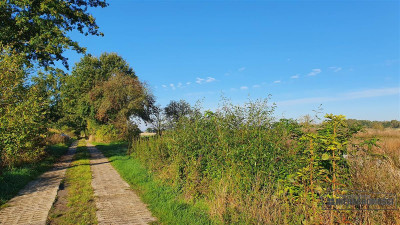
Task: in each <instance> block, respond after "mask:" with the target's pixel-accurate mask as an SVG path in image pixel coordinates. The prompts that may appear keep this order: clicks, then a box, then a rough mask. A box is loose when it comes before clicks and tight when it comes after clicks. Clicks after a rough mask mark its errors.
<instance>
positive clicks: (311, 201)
mask: <svg viewBox="0 0 400 225" xmlns="http://www.w3.org/2000/svg"><path fill="white" fill-rule="evenodd" d="M267 103H268V102H267V100H263V101H256V102H251V101H250V102H249V103H246V104H245V105H243V106H235V105H232V104H231V103H229V102H224V104H223V105H222V107H221V108H220V109H218V110H217V111H215V112H212V111H205V112H204V113H191V114H189V115H188V116H184V117H181V118H180V119H179V120H178V122H177V123H176V125H175V127H174V128H173V129H171V130H166V131H165V132H164V133H163V135H162V136H156V137H151V138H148V139H140V140H137V141H136V142H134V143H133V144H132V147H131V150H130V152H132V156H134V158H136V159H138V160H140V162H141V163H142V164H144V165H146V167H147V168H148V169H150V170H151V171H153V172H154V174H156V175H158V176H159V177H161V178H162V180H163V181H164V182H165V183H167V184H170V185H172V186H173V187H174V188H176V189H177V190H178V191H179V192H180V193H181V196H183V197H184V198H185V199H186V201H188V202H192V203H195V202H197V201H203V200H205V199H207V200H208V201H209V202H208V206H209V208H210V212H211V215H212V216H215V217H216V218H218V220H219V221H220V222H223V223H226V224H231V223H246V224H266V223H267V224H282V223H294V224H299V223H307V222H310V223H319V222H322V221H324V215H323V212H322V211H321V208H320V207H319V205H318V203H319V197H320V196H321V194H324V193H326V192H327V190H329V189H335V188H342V187H344V186H347V185H350V184H349V182H348V180H349V179H348V176H349V171H348V165H347V161H346V160H345V159H344V157H343V155H346V154H347V145H348V142H349V140H350V138H351V137H352V135H353V134H354V133H356V132H358V131H359V129H357V128H354V127H353V126H348V125H347V123H346V120H345V118H344V116H341V115H338V116H336V115H331V114H328V115H326V119H325V121H323V122H322V123H321V124H319V125H317V124H314V125H312V127H310V126H311V124H310V123H303V125H300V124H299V123H298V122H296V121H295V120H291V119H281V120H279V121H275V119H274V118H273V117H272V113H273V110H274V107H273V106H272V107H270V106H269V105H268V104H267ZM194 111H195V112H199V111H200V110H199V109H195V110H194ZM267 209H268V210H267ZM277 215H279V216H277ZM299 215H301V216H299Z"/></svg>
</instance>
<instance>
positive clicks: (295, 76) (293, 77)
mask: <svg viewBox="0 0 400 225" xmlns="http://www.w3.org/2000/svg"><path fill="white" fill-rule="evenodd" d="M299 77H300V75H299V74H296V75H293V76H291V77H290V78H292V79H297V78H299Z"/></svg>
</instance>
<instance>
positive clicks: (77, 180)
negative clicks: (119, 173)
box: [47, 140, 97, 224]
mask: <svg viewBox="0 0 400 225" xmlns="http://www.w3.org/2000/svg"><path fill="white" fill-rule="evenodd" d="M85 145H86V143H85V141H84V140H81V141H79V143H78V148H77V151H76V154H75V156H74V161H73V162H72V163H71V166H70V167H69V168H68V169H67V172H66V174H65V180H64V181H63V184H62V185H61V188H60V190H59V192H58V195H57V200H56V202H55V204H54V205H53V207H52V209H51V210H50V213H49V217H48V221H47V222H48V224H97V220H96V205H95V203H94V196H93V189H92V185H91V181H92V172H91V170H90V161H89V159H90V154H89V151H88V150H87V148H86V146H85Z"/></svg>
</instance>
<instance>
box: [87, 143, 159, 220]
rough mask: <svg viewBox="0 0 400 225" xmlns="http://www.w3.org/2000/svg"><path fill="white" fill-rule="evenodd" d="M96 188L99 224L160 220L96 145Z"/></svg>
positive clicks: (91, 148) (93, 152)
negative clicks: (153, 215) (152, 213)
mask: <svg viewBox="0 0 400 225" xmlns="http://www.w3.org/2000/svg"><path fill="white" fill-rule="evenodd" d="M87 147H88V149H89V151H90V155H91V160H90V165H91V170H92V175H93V179H92V187H93V190H94V196H95V203H96V207H97V212H96V215H97V221H98V223H99V224H148V223H150V222H152V221H155V220H156V219H155V218H154V217H152V215H151V212H150V211H149V210H148V209H147V207H146V205H145V204H144V203H143V202H142V201H141V200H140V198H139V197H138V196H137V195H136V194H135V193H134V192H133V191H132V190H131V188H130V186H129V185H128V183H126V182H125V181H124V180H123V179H122V178H121V176H120V175H119V174H118V172H117V171H116V170H115V169H114V168H113V167H112V166H111V164H110V163H109V161H108V160H107V158H106V157H104V155H103V154H102V153H101V152H100V151H99V150H97V148H96V147H94V146H93V145H92V144H90V143H87Z"/></svg>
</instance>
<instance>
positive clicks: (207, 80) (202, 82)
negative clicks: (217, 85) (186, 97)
mask: <svg viewBox="0 0 400 225" xmlns="http://www.w3.org/2000/svg"><path fill="white" fill-rule="evenodd" d="M214 81H216V79H215V78H214V77H207V78H206V79H203V78H200V77H198V78H196V83H198V84H204V83H211V82H214Z"/></svg>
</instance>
